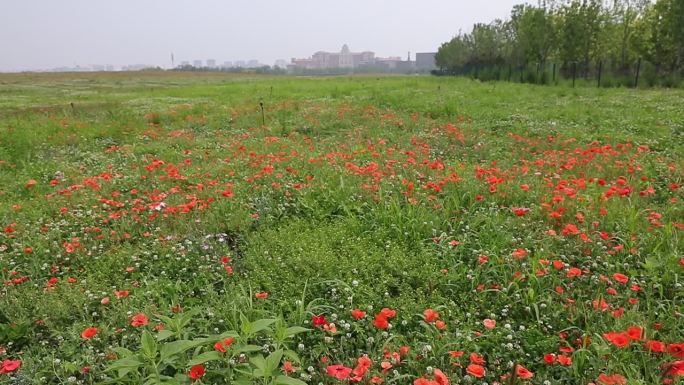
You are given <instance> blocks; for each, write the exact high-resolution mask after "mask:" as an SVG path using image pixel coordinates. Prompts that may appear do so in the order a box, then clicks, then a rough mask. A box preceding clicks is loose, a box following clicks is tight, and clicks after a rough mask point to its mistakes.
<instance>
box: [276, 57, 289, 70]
mask: <svg viewBox="0 0 684 385" xmlns="http://www.w3.org/2000/svg"><path fill="white" fill-rule="evenodd" d="M274 65H275V66H276V67H280V68H286V67H287V62H286V61H285V60H283V59H278V60H276V61H275V64H274Z"/></svg>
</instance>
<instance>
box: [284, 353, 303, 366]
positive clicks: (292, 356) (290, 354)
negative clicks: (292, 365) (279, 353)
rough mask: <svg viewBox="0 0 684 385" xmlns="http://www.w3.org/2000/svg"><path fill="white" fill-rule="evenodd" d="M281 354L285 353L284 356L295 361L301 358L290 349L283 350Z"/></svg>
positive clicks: (299, 360) (300, 360) (298, 361)
mask: <svg viewBox="0 0 684 385" xmlns="http://www.w3.org/2000/svg"><path fill="white" fill-rule="evenodd" d="M283 354H284V355H285V358H288V359H290V360H292V361H294V362H296V363H300V362H302V359H301V358H299V355H298V354H297V353H296V352H294V351H292V350H285V352H284V353H283Z"/></svg>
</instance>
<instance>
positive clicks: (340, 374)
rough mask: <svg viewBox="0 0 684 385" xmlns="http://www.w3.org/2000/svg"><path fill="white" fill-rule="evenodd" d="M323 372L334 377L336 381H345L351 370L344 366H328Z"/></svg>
mask: <svg viewBox="0 0 684 385" xmlns="http://www.w3.org/2000/svg"><path fill="white" fill-rule="evenodd" d="M325 371H326V373H327V374H328V376H330V377H335V378H337V379H338V380H346V379H348V378H349V375H350V374H351V372H352V368H348V367H346V366H344V365H330V366H328V367H327V368H326V369H325Z"/></svg>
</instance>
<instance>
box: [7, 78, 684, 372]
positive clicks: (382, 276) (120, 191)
mask: <svg viewBox="0 0 684 385" xmlns="http://www.w3.org/2000/svg"><path fill="white" fill-rule="evenodd" d="M683 155H684V93H683V92H682V91H679V90H662V89H651V90H634V89H620V88H617V89H601V88H579V87H578V88H575V89H572V88H569V87H565V86H552V87H549V86H545V87H541V86H535V85H525V84H511V83H499V82H493V83H480V82H478V81H473V80H470V79H465V78H430V77H423V76H401V77H399V76H395V77H387V76H380V77H377V76H340V77H301V78H294V77H285V76H283V77H268V76H256V75H246V74H241V75H240V74H238V75H226V74H220V73H173V72H167V73H154V72H151V73H145V72H141V73H119V74H117V73H113V74H79V75H75V74H6V75H0V280H1V282H2V286H1V289H0V363H1V365H0V384H17V385H18V384H72V383H73V384H150V385H151V384H189V383H194V384H260V385H307V384H309V385H317V384H324V385H343V384H388V385H389V384H396V385H404V384H407V385H409V384H413V385H447V384H474V385H494V384H500V385H514V384H516V385H523V384H535V385H542V384H543V385H551V384H567V385H570V384H600V385H611V384H622V385H625V384H628V385H632V384H644V385H645V384H681V383H684V381H682V378H684V318H683V316H684V307H683V304H684V302H683V301H684V289H683V288H682V285H683V284H684V282H683V281H684V203H683V200H684V162H683V158H682V156H683Z"/></svg>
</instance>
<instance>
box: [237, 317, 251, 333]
mask: <svg viewBox="0 0 684 385" xmlns="http://www.w3.org/2000/svg"><path fill="white" fill-rule="evenodd" d="M240 329H242V334H247V335H249V334H252V330H253V328H252V323H251V322H249V319H247V317H245V315H244V314H242V313H240Z"/></svg>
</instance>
